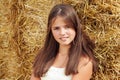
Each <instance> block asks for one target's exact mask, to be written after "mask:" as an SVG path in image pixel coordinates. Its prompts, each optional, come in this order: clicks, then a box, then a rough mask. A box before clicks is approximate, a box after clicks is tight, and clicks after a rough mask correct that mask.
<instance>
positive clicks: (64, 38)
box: [60, 37, 68, 41]
mask: <svg viewBox="0 0 120 80" xmlns="http://www.w3.org/2000/svg"><path fill="white" fill-rule="evenodd" d="M67 39H68V37H61V38H60V40H62V41H66V40H67Z"/></svg>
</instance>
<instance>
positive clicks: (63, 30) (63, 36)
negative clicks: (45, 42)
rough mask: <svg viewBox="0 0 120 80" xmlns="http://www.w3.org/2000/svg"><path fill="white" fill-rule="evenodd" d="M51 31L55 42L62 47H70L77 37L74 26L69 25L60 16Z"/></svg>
mask: <svg viewBox="0 0 120 80" xmlns="http://www.w3.org/2000/svg"><path fill="white" fill-rule="evenodd" d="M51 30H52V34H53V36H54V38H55V40H56V41H57V42H58V43H59V44H60V45H70V43H71V42H72V41H73V40H74V38H75V35H76V32H75V30H74V28H73V26H69V25H67V23H65V21H64V19H63V18H62V17H60V16H57V18H56V19H55V21H54V22H53V24H52V27H51Z"/></svg>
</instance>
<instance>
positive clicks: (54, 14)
mask: <svg viewBox="0 0 120 80" xmlns="http://www.w3.org/2000/svg"><path fill="white" fill-rule="evenodd" d="M47 26H48V27H47V35H46V39H45V44H44V46H43V48H42V49H41V50H40V52H39V54H38V55H37V56H36V58H35V62H34V65H33V74H32V76H31V80H90V78H91V75H92V72H93V71H94V70H95V66H96V64H95V59H94V56H93V49H94V48H95V45H94V43H93V42H92V41H91V40H90V38H89V37H88V36H87V35H86V34H85V33H84V32H83V30H82V26H81V24H80V20H79V18H78V15H77V13H76V12H75V10H74V9H73V7H72V6H70V5H67V4H58V5H56V6H54V7H53V8H52V10H51V12H50V14H49V17H48V25H47Z"/></svg>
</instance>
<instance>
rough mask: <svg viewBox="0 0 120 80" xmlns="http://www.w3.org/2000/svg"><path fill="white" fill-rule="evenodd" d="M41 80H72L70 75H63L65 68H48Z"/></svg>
mask: <svg viewBox="0 0 120 80" xmlns="http://www.w3.org/2000/svg"><path fill="white" fill-rule="evenodd" d="M41 80H72V75H69V76H66V75H65V68H57V67H54V66H52V67H50V69H49V70H48V72H47V73H46V74H45V75H44V76H43V77H41Z"/></svg>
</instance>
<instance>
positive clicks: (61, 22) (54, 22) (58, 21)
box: [52, 16, 66, 26]
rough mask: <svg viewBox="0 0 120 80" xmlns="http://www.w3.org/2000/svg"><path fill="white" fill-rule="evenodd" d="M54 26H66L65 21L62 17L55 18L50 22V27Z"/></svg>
mask: <svg viewBox="0 0 120 80" xmlns="http://www.w3.org/2000/svg"><path fill="white" fill-rule="evenodd" d="M55 25H66V21H65V19H64V18H63V17H61V16H57V17H56V18H54V19H53V20H52V26H55Z"/></svg>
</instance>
